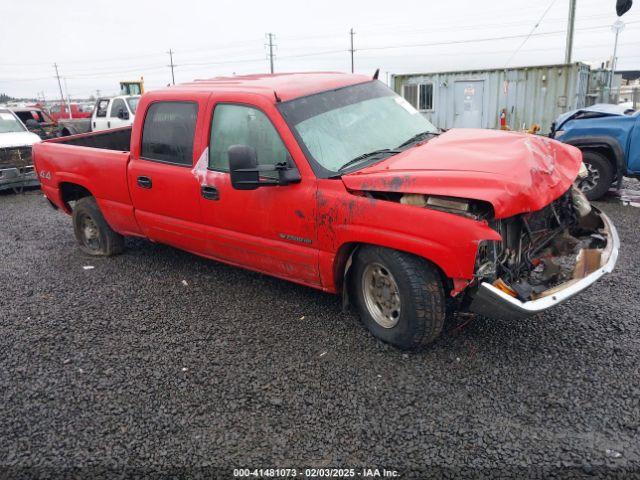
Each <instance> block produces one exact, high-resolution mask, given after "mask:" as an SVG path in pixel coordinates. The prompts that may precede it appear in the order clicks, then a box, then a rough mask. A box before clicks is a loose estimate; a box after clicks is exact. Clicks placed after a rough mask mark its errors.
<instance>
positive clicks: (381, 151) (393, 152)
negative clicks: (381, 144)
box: [338, 148, 401, 172]
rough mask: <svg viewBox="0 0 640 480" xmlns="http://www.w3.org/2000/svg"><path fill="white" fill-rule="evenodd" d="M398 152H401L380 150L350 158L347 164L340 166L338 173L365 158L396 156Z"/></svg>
mask: <svg viewBox="0 0 640 480" xmlns="http://www.w3.org/2000/svg"><path fill="white" fill-rule="evenodd" d="M400 152H401V150H395V149H391V148H381V149H380V150H374V151H373V152H367V153H363V154H362V155H358V156H357V157H356V158H352V159H351V160H349V161H348V162H347V163H345V164H344V165H342V166H341V167H340V168H339V169H338V171H339V172H341V171H343V170H344V169H345V168H347V167H350V166H352V165H355V164H356V163H358V162H361V161H362V160H366V159H367V158H371V157H375V156H376V155H382V154H383V153H391V154H396V153H400Z"/></svg>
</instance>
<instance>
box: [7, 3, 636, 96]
mask: <svg viewBox="0 0 640 480" xmlns="http://www.w3.org/2000/svg"><path fill="white" fill-rule="evenodd" d="M550 5H551V8H550V9H549V10H548V13H547V14H546V16H545V17H544V19H543V20H542V22H541V23H540V25H539V26H538V28H537V29H535V31H534V32H533V35H532V36H531V37H530V38H529V39H528V40H527V41H526V43H525V44H524V45H523V46H522V47H521V49H520V50H519V51H518V52H517V53H516V54H515V55H513V54H514V52H515V51H516V50H517V49H518V47H520V45H521V44H522V43H523V41H524V40H525V37H526V36H527V35H528V34H529V33H530V32H531V31H532V29H533V28H534V26H535V24H536V23H537V22H538V20H539V19H540V17H541V16H542V15H543V13H544V12H545V11H546V10H547V8H548V7H549V6H550ZM577 5H578V6H577V19H576V35H575V42H574V45H575V46H574V60H581V61H586V62H596V63H598V64H599V63H601V62H603V61H606V60H608V59H609V58H610V57H611V55H612V52H613V42H614V34H613V33H612V31H611V28H610V26H611V25H612V24H613V22H614V21H615V20H616V15H615V0H577ZM568 6H569V0H555V1H552V0H539V1H536V2H532V1H530V0H492V1H488V0H486V1H482V0H474V1H471V0H457V1H448V2H446V1H433V0H429V1H427V0H415V1H414V0H404V1H403V2H390V1H385V2H375V1H372V0H366V1H365V0H318V1H309V0H306V1H305V0H271V1H256V0H216V1H196V0H179V1H175V2H170V1H159V0H91V1H87V0H59V1H55V2H54V1H51V0H0V46H1V48H0V93H3V92H4V93H7V94H9V95H12V96H29V97H32V96H36V94H37V93H38V92H44V94H45V96H46V98H47V99H53V98H57V97H59V93H58V92H59V91H58V85H57V82H56V80H55V78H54V76H53V75H54V69H53V63H54V62H57V63H58V65H59V69H60V74H61V76H63V77H64V79H65V80H66V82H65V81H63V88H64V85H65V83H66V85H67V87H68V90H69V93H70V94H71V96H72V97H87V96H89V95H90V94H94V95H95V93H96V90H98V89H99V90H100V91H101V93H102V94H103V95H105V94H115V93H116V92H117V90H118V82H119V81H120V80H126V79H134V78H137V77H139V76H141V75H142V76H144V79H145V85H146V87H147V89H153V88H158V87H162V86H165V85H166V84H167V83H168V82H170V81H171V72H170V69H169V68H168V66H167V65H168V64H169V55H168V54H167V53H166V52H167V51H168V50H169V48H171V49H173V50H174V52H175V54H174V62H175V63H176V64H177V65H178V66H177V67H176V69H175V77H176V83H179V82H182V81H189V80H192V79H194V78H208V77H213V76H217V75H231V74H233V73H237V74H241V73H254V72H266V71H268V68H269V64H268V60H267V57H266V49H265V42H266V39H265V33H267V32H273V33H274V34H275V41H276V44H277V49H276V59H275V68H276V71H277V72H284V71H309V70H338V71H347V70H349V68H350V60H349V53H348V51H347V49H348V48H349V33H348V32H349V29H350V28H351V27H353V29H354V30H355V32H356V35H355V48H356V50H357V51H356V53H355V65H356V71H357V72H361V73H373V71H374V70H375V69H376V68H378V67H379V68H380V70H381V72H382V73H381V78H382V79H384V78H386V75H387V72H389V73H407V72H433V71H444V70H447V71H448V70H466V69H469V68H484V67H505V66H507V65H508V66H520V65H543V64H553V63H562V62H563V60H564V49H565V48H564V47H565V35H564V32H565V30H566V22H567V14H568V8H569V7H568ZM623 21H624V22H625V23H626V28H625V29H624V30H623V31H622V33H621V34H620V44H619V45H620V46H619V49H618V55H619V60H618V66H619V68H620V69H640V0H636V5H634V6H633V8H632V9H631V11H630V12H628V13H627V14H626V15H625V16H624V17H623ZM496 37H498V38H496ZM500 37H501V38H500ZM505 37H506V38H505ZM510 58H511V60H509V59H510Z"/></svg>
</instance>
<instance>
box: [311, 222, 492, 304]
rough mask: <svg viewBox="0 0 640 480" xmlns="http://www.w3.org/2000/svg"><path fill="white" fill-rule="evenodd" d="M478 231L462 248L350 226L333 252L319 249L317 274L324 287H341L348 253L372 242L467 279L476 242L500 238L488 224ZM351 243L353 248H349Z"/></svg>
mask: <svg viewBox="0 0 640 480" xmlns="http://www.w3.org/2000/svg"><path fill="white" fill-rule="evenodd" d="M477 227H478V230H477V231H476V232H474V233H475V236H474V239H473V240H469V242H470V243H469V247H470V248H463V247H462V246H461V245H460V244H457V245H456V247H457V248H454V247H453V246H449V245H443V244H441V243H437V242H436V241H434V240H428V239H425V238H422V237H417V236H413V235H406V234H399V233H398V232H391V231H387V230H381V229H371V228H368V227H364V228H363V227H360V226H355V227H354V226H351V227H349V228H348V232H345V234H344V235H341V242H340V246H339V247H338V248H337V249H336V251H335V252H327V251H320V255H319V262H320V275H321V278H322V285H323V287H324V290H326V291H329V292H333V293H335V292H338V291H340V290H341V288H342V280H344V275H345V274H346V272H345V269H346V268H347V267H348V265H349V261H350V259H351V256H352V254H353V253H354V252H355V251H356V250H357V248H358V247H359V246H362V245H373V246H379V247H386V248H390V249H393V250H398V251H401V252H405V253H410V254H412V255H415V256H417V257H420V258H423V259H425V260H427V261H428V262H430V263H432V264H433V265H434V266H436V267H437V268H438V269H439V270H440V271H441V272H442V274H443V275H444V276H445V277H446V278H449V279H451V280H452V281H454V280H465V281H468V280H471V279H472V278H473V269H474V266H475V259H476V253H477V247H478V244H479V243H480V242H481V241H483V240H495V241H499V240H501V236H500V234H499V233H498V232H496V231H495V230H493V229H492V228H491V227H489V226H488V225H484V224H481V223H478V224H477ZM351 246H354V247H355V248H353V249H352V248H351Z"/></svg>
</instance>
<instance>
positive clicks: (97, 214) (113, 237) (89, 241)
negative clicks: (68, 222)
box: [72, 197, 124, 257]
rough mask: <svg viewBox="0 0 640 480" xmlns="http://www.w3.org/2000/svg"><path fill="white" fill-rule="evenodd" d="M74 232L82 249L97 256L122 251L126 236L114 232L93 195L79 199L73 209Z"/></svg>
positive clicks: (115, 253) (105, 255)
mask: <svg viewBox="0 0 640 480" xmlns="http://www.w3.org/2000/svg"><path fill="white" fill-rule="evenodd" d="M72 219H73V232H74V233H75V236H76V240H77V241H78V245H79V246H80V250H82V251H83V252H84V253H86V254H88V255H92V256H95V257H110V256H112V255H117V254H119V253H122V251H123V250H124V237H123V236H122V235H120V234H119V233H116V232H114V231H113V230H112V229H111V227H110V226H109V224H108V223H107V221H106V220H105V219H104V217H103V216H102V212H101V211H100V208H99V207H98V204H97V203H96V199H95V198H93V197H83V198H81V199H80V200H78V201H77V202H76V204H75V207H74V209H73V215H72Z"/></svg>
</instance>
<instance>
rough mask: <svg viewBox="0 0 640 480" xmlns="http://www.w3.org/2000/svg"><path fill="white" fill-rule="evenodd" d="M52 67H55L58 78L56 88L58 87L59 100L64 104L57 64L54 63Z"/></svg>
mask: <svg viewBox="0 0 640 480" xmlns="http://www.w3.org/2000/svg"><path fill="white" fill-rule="evenodd" d="M53 68H55V69H56V78H57V79H58V88H59V89H60V101H61V102H62V105H64V94H63V93H62V84H61V83H60V74H59V73H58V64H57V63H54V64H53Z"/></svg>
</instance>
